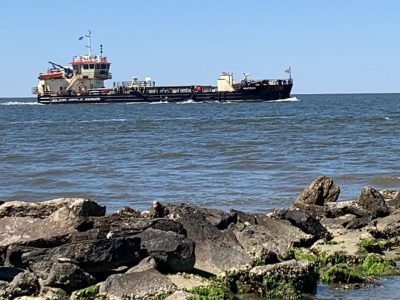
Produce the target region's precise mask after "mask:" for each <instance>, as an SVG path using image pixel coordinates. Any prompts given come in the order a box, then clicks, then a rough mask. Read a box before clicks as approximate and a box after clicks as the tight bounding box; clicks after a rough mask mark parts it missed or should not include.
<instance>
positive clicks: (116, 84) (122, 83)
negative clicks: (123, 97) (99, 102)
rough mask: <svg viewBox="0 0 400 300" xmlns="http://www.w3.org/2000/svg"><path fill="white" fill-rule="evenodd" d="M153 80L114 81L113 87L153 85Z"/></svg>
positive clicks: (154, 83) (154, 84)
mask: <svg viewBox="0 0 400 300" xmlns="http://www.w3.org/2000/svg"><path fill="white" fill-rule="evenodd" d="M155 86H156V82H155V81H149V80H146V81H116V82H114V83H113V87H114V88H119V87H125V88H135V87H155Z"/></svg>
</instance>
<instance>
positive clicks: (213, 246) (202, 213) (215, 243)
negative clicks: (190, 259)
mask: <svg viewBox="0 0 400 300" xmlns="http://www.w3.org/2000/svg"><path fill="white" fill-rule="evenodd" d="M168 211H169V215H168V218H172V219H174V220H176V221H177V222H179V223H181V224H182V225H183V227H184V228H185V230H186V231H187V237H188V238H189V239H190V240H192V241H194V242H195V244H196V248H195V255H196V264H195V268H197V269H200V270H202V271H206V272H210V273H213V274H217V273H219V272H221V271H223V270H226V269H232V268H239V267H240V266H242V265H246V264H251V263H252V262H253V258H252V257H251V256H250V255H249V254H248V253H246V251H245V250H244V249H243V247H242V246H241V245H240V244H239V243H238V241H237V239H236V237H235V234H234V233H233V232H232V231H231V230H219V229H218V228H217V227H216V226H214V225H213V223H211V222H210V220H209V219H208V211H207V210H206V209H202V208H199V207H195V206H189V205H185V204H182V205H176V206H173V205H171V206H168Z"/></svg>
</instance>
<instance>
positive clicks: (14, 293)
mask: <svg viewBox="0 0 400 300" xmlns="http://www.w3.org/2000/svg"><path fill="white" fill-rule="evenodd" d="M39 289H40V287H39V281H38V279H37V277H36V276H35V275H34V274H33V273H30V272H23V273H19V274H18V275H17V276H15V278H14V280H13V281H11V283H10V285H9V286H8V288H7V290H6V295H7V296H8V297H9V298H10V299H14V298H16V297H18V296H35V295H37V294H38V293H39ZM6 299H8V298H6Z"/></svg>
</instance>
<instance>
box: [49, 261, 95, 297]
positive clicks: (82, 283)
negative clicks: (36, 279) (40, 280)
mask: <svg viewBox="0 0 400 300" xmlns="http://www.w3.org/2000/svg"><path fill="white" fill-rule="evenodd" d="M94 283H96V280H95V278H94V277H93V276H91V275H90V274H88V273H86V272H84V271H83V270H82V269H81V268H79V267H78V266H77V265H75V264H72V263H59V262H56V263H54V264H53V265H52V267H51V269H50V272H49V275H48V277H47V278H46V280H45V281H44V285H46V286H49V287H56V288H61V289H63V290H65V291H67V292H72V291H75V290H78V289H81V288H84V287H87V286H90V285H92V284H94Z"/></svg>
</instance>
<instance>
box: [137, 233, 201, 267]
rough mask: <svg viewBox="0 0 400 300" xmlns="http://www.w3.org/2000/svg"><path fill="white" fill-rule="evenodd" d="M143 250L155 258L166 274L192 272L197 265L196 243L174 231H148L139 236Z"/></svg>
mask: <svg viewBox="0 0 400 300" xmlns="http://www.w3.org/2000/svg"><path fill="white" fill-rule="evenodd" d="M137 236H138V237H140V239H141V244H140V247H141V250H142V251H145V253H146V256H147V255H148V256H151V257H153V258H154V259H155V260H156V262H157V264H158V266H159V269H160V270H162V271H164V272H169V273H171V272H172V273H175V272H190V271H191V270H192V268H193V266H194V264H195V255H194V243H193V241H191V240H189V239H187V238H186V237H185V236H184V235H181V234H177V233H175V232H172V231H161V230H158V229H151V228H149V229H147V230H145V231H143V232H142V233H140V234H138V235H137Z"/></svg>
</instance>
